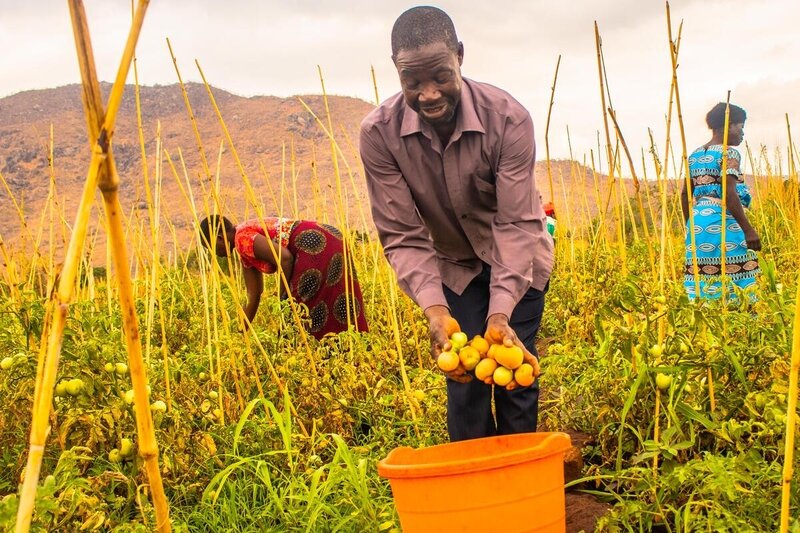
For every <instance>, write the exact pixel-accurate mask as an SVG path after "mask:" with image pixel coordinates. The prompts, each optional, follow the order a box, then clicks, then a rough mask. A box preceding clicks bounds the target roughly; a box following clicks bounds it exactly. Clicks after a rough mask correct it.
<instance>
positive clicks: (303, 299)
mask: <svg viewBox="0 0 800 533" xmlns="http://www.w3.org/2000/svg"><path fill="white" fill-rule="evenodd" d="M267 222H268V226H269V227H268V229H269V234H270V237H271V238H275V235H277V234H278V231H279V228H280V230H282V231H283V233H285V236H286V244H284V246H286V248H288V249H289V251H290V252H291V253H292V255H293V256H294V269H293V271H292V277H291V279H290V280H289V289H290V292H291V294H292V297H293V298H294V299H295V301H297V302H298V303H302V304H304V305H306V306H307V307H308V311H309V318H310V321H311V322H310V324H307V328H308V332H309V333H311V335H313V336H314V337H316V338H317V339H320V338H322V337H323V336H324V335H325V334H326V333H338V332H340V331H346V330H347V309H348V307H349V308H350V323H351V324H354V325H355V326H356V328H357V329H358V331H368V330H369V328H368V327H367V320H366V318H365V316H364V300H363V297H362V295H361V286H360V285H359V284H358V279H357V278H356V273H355V269H354V267H353V262H352V258H351V257H350V255H349V254H347V255H348V257H347V259H348V261H347V263H348V265H349V268H348V269H347V270H348V276H347V278H345V276H344V270H345V269H344V265H345V261H344V255H345V254H344V243H343V241H342V234H341V232H339V230H338V229H336V228H334V227H333V226H329V225H327V224H319V223H317V222H312V221H307V220H299V221H290V220H286V219H283V221H281V220H280V219H269V220H267ZM240 232H241V234H242V235H241V239H240V235H239V234H240ZM253 232H256V233H259V234H260V235H264V231H263V228H262V227H261V224H260V223H259V222H258V221H257V220H256V221H248V222H245V223H243V224H240V225H239V226H237V228H236V238H235V245H236V250H237V251H238V252H239V255H240V256H241V257H242V263H243V264H244V265H245V266H246V267H250V268H257V269H258V270H260V271H261V272H265V273H271V272H274V271H275V269H274V268H272V265H269V264H268V263H266V262H265V261H260V260H258V259H256V258H255V257H254V255H253V239H254V233H253ZM346 279H347V280H352V284H351V285H350V288H349V290H346V287H347V283H346ZM348 303H349V306H348Z"/></svg>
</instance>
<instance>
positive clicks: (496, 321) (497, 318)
mask: <svg viewBox="0 0 800 533" xmlns="http://www.w3.org/2000/svg"><path fill="white" fill-rule="evenodd" d="M484 338H486V340H488V341H489V342H490V343H494V344H505V345H506V346H514V345H516V346H519V347H520V348H521V349H522V359H523V361H524V362H525V363H528V364H529V365H531V366H532V367H533V377H534V378H537V377H538V376H539V374H541V373H542V372H541V369H540V368H539V360H538V359H537V358H536V356H535V355H533V354H532V353H531V352H529V351H528V349H527V348H526V347H525V345H524V344H522V341H521V340H519V337H517V334H516V332H514V330H513V329H512V328H511V326H509V324H508V317H507V316H506V315H503V314H501V313H496V314H494V315H492V316H490V317H489V320H487V321H486V334H485V335H484ZM515 388H516V384H515V382H513V381H512V382H511V383H509V384H508V385H507V386H506V389H508V390H514V389H515Z"/></svg>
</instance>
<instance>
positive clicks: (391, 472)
mask: <svg viewBox="0 0 800 533" xmlns="http://www.w3.org/2000/svg"><path fill="white" fill-rule="evenodd" d="M540 434H541V433H540ZM517 435H524V433H518V434H517ZM506 436H511V435H506ZM484 438H487V439H493V438H496V437H484ZM475 440H480V439H475ZM462 442H463V441H462ZM448 444H454V443H445V444H442V445H439V446H446V445H448ZM571 445H572V441H571V439H570V436H569V435H568V434H567V433H563V432H560V431H554V432H550V433H549V434H548V435H547V437H545V438H544V439H543V440H542V441H541V442H540V443H539V444H537V445H536V446H530V447H526V448H520V449H517V450H510V451H507V452H505V453H500V454H496V455H490V456H485V457H478V458H466V459H456V460H454V461H445V462H438V463H426V464H410V465H409V464H402V465H401V464H392V462H391V460H392V456H393V455H395V456H396V455H399V454H401V453H404V452H406V451H407V450H412V451H414V450H415V448H411V447H410V446H402V447H399V448H395V449H394V450H392V451H390V452H389V455H387V456H386V457H385V458H383V459H381V460H380V461H378V475H380V476H381V477H383V478H387V479H413V478H425V477H441V476H450V475H453V474H469V473H473V472H481V471H484V470H492V469H495V468H502V467H506V466H513V465H516V464H520V463H523V462H527V461H532V460H535V459H544V458H547V457H550V456H553V455H557V454H560V453H563V452H565V451H566V450H567V449H569V447H570V446H571Z"/></svg>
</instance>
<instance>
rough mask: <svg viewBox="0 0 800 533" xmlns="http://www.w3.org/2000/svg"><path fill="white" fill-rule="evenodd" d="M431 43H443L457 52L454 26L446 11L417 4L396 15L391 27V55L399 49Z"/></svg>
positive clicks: (408, 48)
mask: <svg viewBox="0 0 800 533" xmlns="http://www.w3.org/2000/svg"><path fill="white" fill-rule="evenodd" d="M433 43H444V44H446V45H447V47H448V48H449V49H450V50H452V51H453V52H455V53H458V36H457V35H456V28H455V26H453V21H452V20H450V17H449V16H448V15H447V13H445V12H444V11H442V10H441V9H439V8H436V7H433V6H417V7H412V8H411V9H409V10H407V11H405V12H404V13H403V14H402V15H400V16H399V17H397V20H396V21H395V23H394V26H393V27H392V57H396V56H397V53H398V52H399V51H400V50H416V49H417V48H420V47H421V46H425V45H428V44H433Z"/></svg>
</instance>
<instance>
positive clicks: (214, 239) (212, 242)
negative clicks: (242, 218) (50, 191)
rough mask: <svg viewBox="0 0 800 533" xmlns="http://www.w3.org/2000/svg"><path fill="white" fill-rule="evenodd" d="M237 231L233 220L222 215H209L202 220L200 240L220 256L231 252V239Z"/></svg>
mask: <svg viewBox="0 0 800 533" xmlns="http://www.w3.org/2000/svg"><path fill="white" fill-rule="evenodd" d="M235 233H236V227H235V226H234V225H233V222H231V221H230V220H228V219H227V218H225V217H224V216H222V215H209V216H208V217H206V218H204V219H203V220H201V221H200V241H201V242H202V243H203V244H204V245H205V246H207V247H208V248H209V249H210V250H214V253H216V254H217V255H218V256H220V257H226V256H228V255H229V254H230V245H229V243H230V241H231V238H232V236H233V235H234V234H235Z"/></svg>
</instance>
